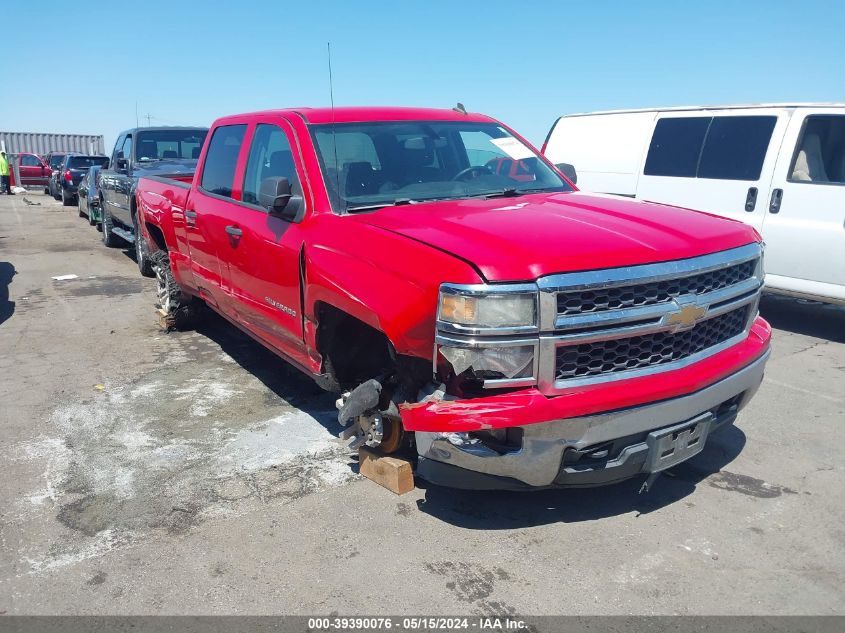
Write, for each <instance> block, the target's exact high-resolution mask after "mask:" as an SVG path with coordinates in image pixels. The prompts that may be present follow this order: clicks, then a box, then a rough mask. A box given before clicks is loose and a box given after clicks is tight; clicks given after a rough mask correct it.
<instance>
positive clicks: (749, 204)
mask: <svg viewBox="0 0 845 633" xmlns="http://www.w3.org/2000/svg"><path fill="white" fill-rule="evenodd" d="M756 206H757V187H749V188H748V195H747V196H745V210H746V211H748V212H751V211H753V210H754V207H756Z"/></svg>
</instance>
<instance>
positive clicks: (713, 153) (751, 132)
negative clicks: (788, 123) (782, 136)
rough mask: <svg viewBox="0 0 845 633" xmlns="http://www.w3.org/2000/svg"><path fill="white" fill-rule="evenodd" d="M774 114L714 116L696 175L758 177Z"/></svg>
mask: <svg viewBox="0 0 845 633" xmlns="http://www.w3.org/2000/svg"><path fill="white" fill-rule="evenodd" d="M777 120H778V119H777V117H776V116H717V117H714V118H713V122H712V123H711V124H710V129H708V130H707V138H706V139H705V141H704V149H702V150H701V160H700V161H699V163H698V177H699V178H718V179H721V180H759V179H760V172H761V171H762V170H763V161H764V160H765V158H766V151H767V150H768V149H769V141H770V140H771V139H772V132H773V131H774V129H775V123H777Z"/></svg>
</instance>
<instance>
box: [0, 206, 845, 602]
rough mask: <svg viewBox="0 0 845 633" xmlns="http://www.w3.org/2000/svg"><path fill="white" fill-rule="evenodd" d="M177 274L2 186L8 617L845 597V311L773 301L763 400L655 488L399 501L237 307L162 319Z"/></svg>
mask: <svg viewBox="0 0 845 633" xmlns="http://www.w3.org/2000/svg"><path fill="white" fill-rule="evenodd" d="M66 276H75V277H72V278H67V277H66ZM55 277H60V278H61V277H65V278H64V279H58V280H57V279H54V278H55ZM154 291H155V284H154V281H153V280H151V279H146V278H142V277H141V276H140V275H139V273H138V269H137V267H136V265H135V262H134V260H133V259H132V253H131V251H129V250H125V249H106V248H105V247H103V245H102V244H101V242H100V233H98V232H97V230H96V229H95V228H93V227H90V226H89V225H88V223H87V222H86V221H85V220H84V219H83V218H80V217H78V215H77V210H76V208H75V207H62V206H61V203H59V202H55V201H54V200H53V199H52V198H50V197H48V196H45V195H43V194H40V193H29V194H27V195H26V196H22V195H18V196H14V197H7V196H0V473H2V476H0V613H2V612H3V611H5V612H6V613H7V614H126V613H131V614H153V613H155V614H186V613H190V614H304V615H328V614H331V613H341V614H369V615H384V614H392V615H399V614H458V613H461V614H478V615H510V614H532V615H542V614H631V613H634V614H766V615H774V614H845V494H843V491H845V442H843V437H845V310H843V309H841V308H834V307H830V306H823V305H820V304H812V303H802V302H799V301H794V300H788V299H778V298H767V299H765V300H764V302H763V306H762V313H763V316H764V317H766V318H768V319H769V320H770V322H771V323H772V324H773V326H774V328H775V332H774V344H773V353H772V358H771V360H770V362H769V365H768V371H767V374H766V378H765V380H764V382H763V385H762V387H761V389H760V391H759V392H758V394H757V397H756V399H755V400H754V401H753V402H752V403H751V404H750V405H749V407H748V408H746V409H745V410H744V411H743V412H742V413H741V415H740V417H739V420H738V422H737V424H736V426H735V427H733V428H729V429H727V430H725V431H723V432H721V433H719V434H716V435H714V436H712V437H711V438H710V440H709V441H708V445H707V446H706V448H705V450H704V451H703V452H702V453H701V454H700V455H698V456H697V457H695V458H694V459H692V460H691V461H690V462H688V463H686V464H682V465H680V466H678V467H676V468H674V469H673V470H672V471H670V472H669V473H668V474H667V475H666V476H663V477H661V478H660V479H659V480H658V481H657V483H656V485H655V487H654V490H653V491H651V492H649V493H647V494H644V495H638V494H637V489H638V487H639V485H640V482H639V481H634V482H628V483H623V484H620V485H617V486H613V487H609V488H600V489H591V490H577V491H556V492H536V493H490V492H485V493H481V492H479V493H473V492H458V491H453V490H448V489H442V488H437V487H433V486H431V487H427V486H426V485H425V484H424V483H423V482H418V483H419V487H418V488H417V489H416V490H414V491H413V492H411V493H409V494H407V495H404V496H401V497H397V496H394V495H393V494H392V493H390V492H388V491H387V490H385V489H383V488H381V487H379V486H377V485H375V484H374V483H372V482H370V481H368V480H366V479H363V478H361V477H360V476H359V475H358V474H357V467H356V464H355V461H354V460H352V459H350V457H349V456H348V455H347V453H346V452H345V451H344V450H343V447H342V446H341V445H340V444H339V443H338V441H337V440H336V439H335V434H336V433H337V431H338V428H337V424H336V420H335V411H334V400H333V398H332V397H331V396H330V395H327V394H324V393H322V392H321V391H320V390H319V389H318V388H317V387H316V386H315V385H314V384H313V383H312V382H311V381H310V380H308V379H307V378H305V377H303V376H302V375H300V374H299V373H298V372H297V371H296V370H294V369H292V368H290V367H288V366H287V365H285V363H283V362H282V361H280V360H279V359H278V358H277V357H275V356H274V355H273V354H271V353H270V352H268V351H266V350H264V349H263V348H262V347H261V346H260V345H258V344H256V343H254V342H253V341H252V340H251V339H249V338H248V337H246V336H244V335H242V334H240V333H239V332H237V331H235V330H234V329H233V328H231V327H230V326H229V325H228V324H227V323H225V322H223V321H222V320H221V319H219V318H216V317H209V318H208V319H206V321H205V322H204V323H203V324H202V325H201V326H200V327H199V328H198V329H197V330H196V331H190V332H178V333H164V332H162V331H160V330H159V328H158V324H157V321H156V318H155V314H154V302H155V292H154Z"/></svg>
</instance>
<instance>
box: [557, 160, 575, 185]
mask: <svg viewBox="0 0 845 633" xmlns="http://www.w3.org/2000/svg"><path fill="white" fill-rule="evenodd" d="M555 167H557V168H558V169H559V170H560V171H561V173H563V175H564V176H566V177H567V178H569V180H571V181H572V184H577V183H578V174H576V173H575V167H573V166H572V165H570V164H569V163H556V164H555Z"/></svg>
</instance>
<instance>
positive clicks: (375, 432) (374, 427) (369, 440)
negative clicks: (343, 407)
mask: <svg viewBox="0 0 845 633" xmlns="http://www.w3.org/2000/svg"><path fill="white" fill-rule="evenodd" d="M338 402H340V401H338ZM339 437H340V439H342V440H346V441H347V446H348V447H349V449H350V450H355V449H357V448H359V447H360V446H363V445H366V446H369V447H370V448H377V449H379V450H380V451H382V452H383V453H394V452H396V450H397V449H398V448H399V446H400V445H401V444H402V438H403V437H404V431H403V429H402V421H401V419H398V418H395V417H394V416H392V415H389V414H386V413H384V412H381V411H368V412H366V413H363V414H361V415H359V416H356V417H355V418H354V419H352V420H350V422H349V426H347V427H346V428H345V429H344V430H343V431H341V433H340V434H339Z"/></svg>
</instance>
